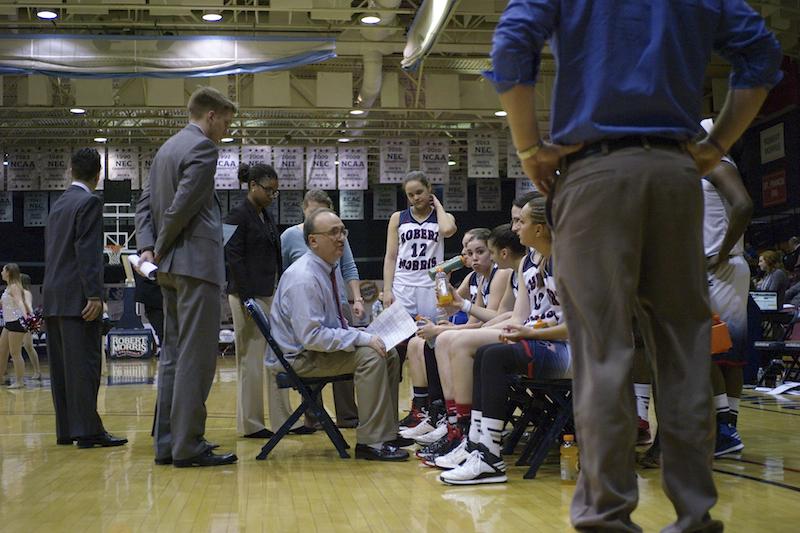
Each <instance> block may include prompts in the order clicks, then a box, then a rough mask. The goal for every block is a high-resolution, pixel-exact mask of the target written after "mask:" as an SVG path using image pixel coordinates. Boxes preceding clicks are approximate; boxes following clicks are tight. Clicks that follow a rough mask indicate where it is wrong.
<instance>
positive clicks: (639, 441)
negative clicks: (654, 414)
mask: <svg viewBox="0 0 800 533" xmlns="http://www.w3.org/2000/svg"><path fill="white" fill-rule="evenodd" d="M651 440H653V438H652V436H651V435H650V422H648V421H647V420H645V419H643V418H640V419H639V428H638V430H637V431H636V445H637V446H642V445H644V444H650V441H651Z"/></svg>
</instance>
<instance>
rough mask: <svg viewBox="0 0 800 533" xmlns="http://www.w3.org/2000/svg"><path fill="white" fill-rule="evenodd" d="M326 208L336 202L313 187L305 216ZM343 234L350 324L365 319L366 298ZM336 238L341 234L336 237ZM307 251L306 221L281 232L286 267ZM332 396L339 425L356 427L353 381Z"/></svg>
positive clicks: (344, 300)
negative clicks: (351, 296) (363, 296)
mask: <svg viewBox="0 0 800 533" xmlns="http://www.w3.org/2000/svg"><path fill="white" fill-rule="evenodd" d="M322 207H326V208H328V209H333V201H332V200H331V197H330V196H328V193H327V192H325V191H323V190H322V189H310V190H309V191H308V192H307V193H306V195H305V197H304V198H303V218H308V215H309V214H311V213H312V212H313V211H314V210H316V209H320V208H322ZM342 232H343V233H344V254H343V255H342V258H341V260H340V261H339V270H340V271H341V273H342V279H343V280H344V284H342V285H340V286H339V301H340V302H341V303H342V312H343V313H344V316H345V318H346V319H347V321H348V322H349V323H351V324H352V323H353V322H354V319H357V320H361V319H363V318H364V298H362V297H361V287H360V285H359V283H360V281H361V280H360V278H359V275H358V268H357V267H356V262H355V259H353V250H352V249H351V248H350V242H349V241H348V240H347V229H343V230H342ZM335 237H338V235H337V236H335ZM307 251H308V246H307V245H306V241H305V239H304V238H303V223H302V222H301V223H300V224H297V225H295V226H292V227H291V228H289V229H287V230H286V231H284V232H283V234H281V252H282V254H283V268H289V265H291V264H292V263H294V262H295V261H297V260H298V259H300V258H301V257H302V256H303V255H304V254H305V253H306V252H307ZM344 285H347V286H348V287H350V292H351V293H352V295H353V305H352V306H351V305H350V304H349V302H348V299H347V293H346V291H345V288H344ZM333 398H334V403H335V404H336V424H337V425H338V426H339V427H356V426H357V425H358V411H357V409H356V402H355V393H354V389H353V382H352V381H347V382H337V383H334V384H333ZM306 424H307V425H309V424H311V419H310V417H308V416H306Z"/></svg>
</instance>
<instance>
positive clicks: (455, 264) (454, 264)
mask: <svg viewBox="0 0 800 533" xmlns="http://www.w3.org/2000/svg"><path fill="white" fill-rule="evenodd" d="M460 268H464V256H463V255H457V256H455V257H451V258H450V259H448V260H447V261H445V262H444V263H442V264H441V265H436V266H435V267H433V268H431V269H429V270H428V275H429V276H430V277H431V279H433V280H435V279H436V272H438V271H439V269H442V271H443V272H444V273H445V274H448V273H450V272H452V271H454V270H458V269H460Z"/></svg>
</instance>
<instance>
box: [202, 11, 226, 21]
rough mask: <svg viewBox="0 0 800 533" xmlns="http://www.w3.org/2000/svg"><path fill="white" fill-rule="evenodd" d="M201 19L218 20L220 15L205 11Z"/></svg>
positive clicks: (220, 18) (220, 17)
mask: <svg viewBox="0 0 800 533" xmlns="http://www.w3.org/2000/svg"><path fill="white" fill-rule="evenodd" d="M203 20H205V21H206V22H219V21H220V20H222V15H220V14H219V13H206V14H205V15H203Z"/></svg>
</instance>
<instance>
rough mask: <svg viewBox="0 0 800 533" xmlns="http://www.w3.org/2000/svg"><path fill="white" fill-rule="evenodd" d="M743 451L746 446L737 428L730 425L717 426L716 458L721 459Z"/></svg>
mask: <svg viewBox="0 0 800 533" xmlns="http://www.w3.org/2000/svg"><path fill="white" fill-rule="evenodd" d="M742 449H744V444H743V443H742V437H740V436H739V432H738V431H736V428H735V427H733V426H732V425H730V424H717V443H716V445H715V447H714V457H721V456H723V455H726V454H729V453H733V452H738V451H739V450H742Z"/></svg>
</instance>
